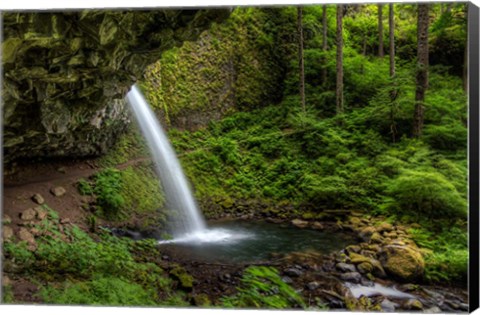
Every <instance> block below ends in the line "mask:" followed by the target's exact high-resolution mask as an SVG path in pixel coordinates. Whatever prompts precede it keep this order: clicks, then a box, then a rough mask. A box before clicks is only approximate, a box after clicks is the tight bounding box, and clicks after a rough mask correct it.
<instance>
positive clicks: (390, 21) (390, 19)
mask: <svg viewBox="0 0 480 315" xmlns="http://www.w3.org/2000/svg"><path fill="white" fill-rule="evenodd" d="M388 28H389V37H390V41H389V47H390V49H389V50H390V77H392V78H393V77H394V76H395V20H394V15H393V3H390V4H389V12H388Z"/></svg>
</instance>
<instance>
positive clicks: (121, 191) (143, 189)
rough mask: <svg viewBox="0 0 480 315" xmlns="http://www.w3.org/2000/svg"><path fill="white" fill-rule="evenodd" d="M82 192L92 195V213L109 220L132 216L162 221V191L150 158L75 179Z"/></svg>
mask: <svg viewBox="0 0 480 315" xmlns="http://www.w3.org/2000/svg"><path fill="white" fill-rule="evenodd" d="M77 188H78V190H79V192H80V193H81V194H83V195H93V196H95V206H96V209H95V214H96V215H98V216H100V217H104V218H106V219H109V220H128V219H131V218H132V217H134V216H139V217H148V218H149V219H148V220H146V221H145V222H144V224H145V225H148V224H163V223H164V221H165V216H164V215H163V214H162V212H161V211H159V210H160V209H161V208H162V206H163V205H164V200H165V199H164V194H163V192H162V189H161V186H160V182H159V179H158V177H157V175H156V174H155V172H154V171H153V169H152V167H151V165H150V162H149V163H147V164H140V165H132V166H128V167H126V168H124V169H121V170H120V169H116V168H113V167H107V168H104V169H103V170H101V171H99V172H98V173H96V174H95V175H93V176H92V177H91V178H90V179H88V180H87V179H81V180H79V181H78V183H77Z"/></svg>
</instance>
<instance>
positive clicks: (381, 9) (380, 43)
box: [378, 3, 385, 58]
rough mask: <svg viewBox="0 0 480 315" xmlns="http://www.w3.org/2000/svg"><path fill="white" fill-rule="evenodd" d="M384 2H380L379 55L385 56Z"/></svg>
mask: <svg viewBox="0 0 480 315" xmlns="http://www.w3.org/2000/svg"><path fill="white" fill-rule="evenodd" d="M384 55H385V53H384V51H383V4H380V3H379V4H378V56H379V57H381V58H383V56H384Z"/></svg>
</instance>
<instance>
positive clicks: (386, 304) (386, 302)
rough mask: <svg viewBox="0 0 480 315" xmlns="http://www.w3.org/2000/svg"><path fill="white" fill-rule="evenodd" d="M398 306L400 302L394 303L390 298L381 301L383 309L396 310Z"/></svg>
mask: <svg viewBox="0 0 480 315" xmlns="http://www.w3.org/2000/svg"><path fill="white" fill-rule="evenodd" d="M396 306H398V304H396V303H393V302H392V301H390V300H389V299H384V300H383V301H382V303H380V307H381V308H382V311H385V312H394V311H395V307H396Z"/></svg>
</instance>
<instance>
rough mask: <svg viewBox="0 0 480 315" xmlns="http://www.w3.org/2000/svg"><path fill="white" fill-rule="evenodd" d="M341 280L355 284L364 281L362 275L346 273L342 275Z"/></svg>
mask: <svg viewBox="0 0 480 315" xmlns="http://www.w3.org/2000/svg"><path fill="white" fill-rule="evenodd" d="M340 278H341V279H342V280H344V281H349V282H353V283H359V282H360V280H362V275H361V274H360V273H358V272H346V273H342V274H341V275H340Z"/></svg>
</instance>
